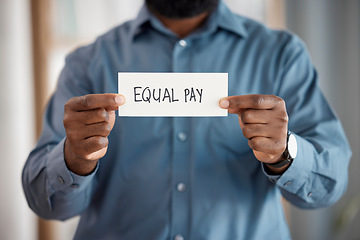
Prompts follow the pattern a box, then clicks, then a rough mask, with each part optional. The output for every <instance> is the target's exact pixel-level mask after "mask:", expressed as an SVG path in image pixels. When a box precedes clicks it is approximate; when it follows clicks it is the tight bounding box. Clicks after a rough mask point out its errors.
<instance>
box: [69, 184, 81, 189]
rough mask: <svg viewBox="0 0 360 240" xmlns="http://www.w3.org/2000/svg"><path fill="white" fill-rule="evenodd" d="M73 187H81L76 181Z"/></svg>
mask: <svg viewBox="0 0 360 240" xmlns="http://www.w3.org/2000/svg"><path fill="white" fill-rule="evenodd" d="M71 187H72V188H79V187H80V185H79V184H77V183H74V184H72V185H71Z"/></svg>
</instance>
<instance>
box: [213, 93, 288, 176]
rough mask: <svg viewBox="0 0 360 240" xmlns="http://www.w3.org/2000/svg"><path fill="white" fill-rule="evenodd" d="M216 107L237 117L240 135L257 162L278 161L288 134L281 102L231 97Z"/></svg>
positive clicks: (268, 98)
mask: <svg viewBox="0 0 360 240" xmlns="http://www.w3.org/2000/svg"><path fill="white" fill-rule="evenodd" d="M220 107H221V108H224V109H228V111H229V113H233V114H238V115H239V123H240V127H241V129H242V132H243V134H244V136H245V137H246V138H247V139H248V140H249V141H248V143H249V146H250V148H251V149H252V150H253V152H254V155H255V157H256V158H257V159H258V160H259V161H261V162H264V163H276V162H279V161H281V160H282V157H283V152H284V151H285V149H286V142H287V130H288V115H287V113H286V106H285V101H284V100H283V99H281V98H280V97H277V96H274V95H258V94H253V95H242V96H231V97H227V98H223V99H221V100H220ZM269 168H270V170H272V171H274V172H277V173H279V171H277V170H276V169H272V168H271V167H269ZM281 170H284V169H281Z"/></svg>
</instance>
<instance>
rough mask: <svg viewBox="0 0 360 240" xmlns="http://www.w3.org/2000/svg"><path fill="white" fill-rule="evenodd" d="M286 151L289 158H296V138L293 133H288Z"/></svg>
mask: <svg viewBox="0 0 360 240" xmlns="http://www.w3.org/2000/svg"><path fill="white" fill-rule="evenodd" d="M287 147H288V153H289V156H290V158H291V159H294V158H296V155H297V142H296V138H295V136H294V134H290V135H289V140H288V146H287Z"/></svg>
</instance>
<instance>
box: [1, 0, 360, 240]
mask: <svg viewBox="0 0 360 240" xmlns="http://www.w3.org/2000/svg"><path fill="white" fill-rule="evenodd" d="M225 2H226V3H228V5H229V6H230V7H231V8H232V9H233V11H235V12H237V13H239V14H242V15H245V16H248V17H250V18H253V19H256V20H258V21H260V22H263V23H264V24H266V25H268V26H270V27H272V28H277V29H287V30H289V31H292V32H294V33H296V34H298V35H299V36H300V37H301V38H302V39H303V40H304V41H305V43H306V44H307V46H308V49H309V51H310V53H311V56H312V58H313V62H314V64H315V66H316V67H317V69H318V72H319V75H320V85H321V88H322V89H323V91H324V93H325V95H326V97H327V99H328V100H329V102H330V103H331V104H332V106H333V107H334V108H335V110H336V111H337V113H338V115H339V117H340V119H341V120H342V123H343V125H344V128H345V131H346V133H347V136H348V138H349V140H350V143H351V146H352V149H353V157H352V162H351V164H350V168H349V173H350V178H349V186H348V190H347V192H346V194H345V196H344V197H343V198H342V199H341V200H340V201H339V202H338V203H337V204H336V205H335V206H333V207H330V208H324V209H319V210H301V209H297V208H295V207H292V206H291V205H289V204H288V203H287V202H285V201H284V207H285V210H286V214H287V219H288V222H289V225H290V228H291V233H292V237H293V239H295V240H298V239H299V240H300V239H316V240H322V239H324V240H331V239H360V211H359V209H360V174H359V172H360V160H359V157H360V156H359V154H360V153H359V146H360V128H359V125H360V111H359V110H360V109H359V104H360V94H359V91H360V1H357V0H316V1H313V0H302V1H295V0H225ZM142 4H143V0H131V1H130V0H28V1H27V0H0V107H1V108H0V111H1V117H0V134H1V138H0V154H1V158H0V194H1V200H0V239H2V240H23V239H26V240H37V239H40V240H67V239H72V236H73V233H74V231H75V228H76V223H77V221H78V219H77V218H74V219H71V220H69V221H66V222H55V221H44V220H40V219H38V218H37V217H36V216H35V215H34V214H33V213H32V212H31V211H30V210H29V208H28V206H27V203H26V201H25V197H24V194H23V192H22V187H21V171H22V167H23V165H24V163H25V160H26V158H27V155H28V154H29V152H30V151H31V149H32V148H33V147H34V146H35V143H36V139H37V137H38V136H39V133H40V129H41V118H42V113H43V110H44V107H45V105H46V102H47V100H48V98H49V96H50V95H51V93H52V92H53V91H54V89H55V85H56V81H57V78H58V75H59V72H60V70H61V68H62V67H63V65H64V57H65V56H66V54H68V53H69V52H70V51H72V50H74V49H75V48H76V47H78V46H80V45H84V44H87V43H90V42H92V41H93V40H94V39H95V38H96V36H98V35H99V34H102V33H104V32H105V31H107V30H109V29H110V28H112V27H114V26H116V25H118V24H121V23H122V22H124V21H126V20H129V19H132V18H134V17H136V15H137V12H138V11H139V9H140V7H141V6H142Z"/></svg>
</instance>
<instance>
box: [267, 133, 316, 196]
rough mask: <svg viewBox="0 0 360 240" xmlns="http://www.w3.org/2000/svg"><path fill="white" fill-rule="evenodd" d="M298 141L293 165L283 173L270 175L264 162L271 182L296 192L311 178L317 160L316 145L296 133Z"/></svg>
mask: <svg viewBox="0 0 360 240" xmlns="http://www.w3.org/2000/svg"><path fill="white" fill-rule="evenodd" d="M294 135H295V137H296V141H297V147H298V152H297V156H296V158H295V159H294V160H293V162H292V164H291V166H290V167H289V168H288V169H287V170H286V171H285V172H284V173H283V174H282V175H270V174H268V173H267V172H266V170H265V166H264V164H263V163H262V169H263V172H264V174H265V175H266V176H267V177H268V179H269V180H270V181H271V182H274V183H276V185H277V186H279V187H280V188H282V189H284V190H285V191H288V192H291V193H293V194H296V193H297V192H299V190H300V188H301V187H302V186H304V185H305V183H306V182H307V181H308V179H309V178H310V174H311V169H312V168H313V164H314V162H315V161H316V154H315V148H314V146H313V145H312V144H311V143H310V142H308V141H307V140H305V139H304V138H302V137H300V136H298V135H296V134H294Z"/></svg>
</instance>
